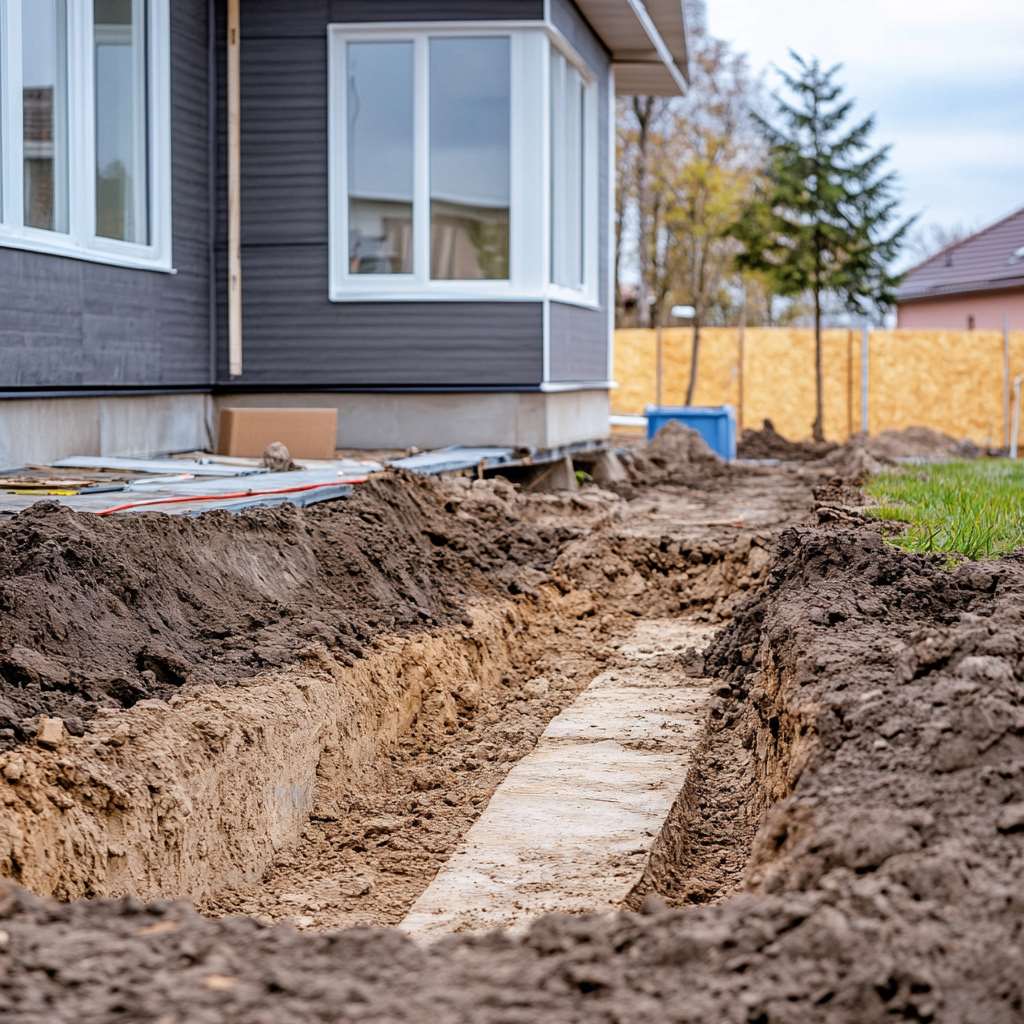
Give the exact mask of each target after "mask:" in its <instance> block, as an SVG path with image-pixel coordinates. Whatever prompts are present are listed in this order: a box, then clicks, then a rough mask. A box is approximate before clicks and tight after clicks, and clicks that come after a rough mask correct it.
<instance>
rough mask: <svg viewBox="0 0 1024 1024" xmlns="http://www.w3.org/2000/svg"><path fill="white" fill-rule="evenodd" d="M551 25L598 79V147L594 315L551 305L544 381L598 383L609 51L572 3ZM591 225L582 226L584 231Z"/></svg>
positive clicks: (562, 5) (556, 12)
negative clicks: (596, 286) (596, 298)
mask: <svg viewBox="0 0 1024 1024" xmlns="http://www.w3.org/2000/svg"><path fill="white" fill-rule="evenodd" d="M551 20H552V21H553V22H554V25H555V27H556V28H557V29H558V30H559V32H561V33H562V35H563V36H565V38H566V40H567V41H568V42H569V44H570V45H571V46H572V47H573V48H574V49H575V50H576V51H577V53H579V55H580V56H581V57H582V58H583V59H584V60H585V61H586V63H587V65H588V66H589V67H590V68H591V70H593V72H594V73H595V75H596V77H597V89H598V103H597V105H598V133H599V137H598V146H597V162H598V166H597V209H598V223H597V225H596V227H597V233H598V245H599V246H600V248H599V255H598V289H597V294H598V306H599V309H598V310H596V311H595V310H593V309H586V308H584V307H581V306H570V305H566V304H565V303H559V302H552V303H551V310H550V316H549V321H548V326H549V342H548V350H549V362H548V371H549V372H548V379H549V380H550V381H552V382H554V383H568V382H572V381H603V380H607V379H608V367H609V351H610V345H611V322H610V320H609V316H608V303H609V301H610V298H611V297H610V296H609V293H608V274H609V270H610V268H609V265H608V261H609V259H610V258H611V248H610V239H609V237H608V230H609V229H608V218H609V214H610V211H609V209H608V194H609V193H608V189H609V181H608V174H609V164H610V153H609V152H608V146H609V140H608V119H609V118H610V117H612V116H613V111H612V105H613V103H614V99H613V97H612V95H611V90H610V89H609V74H608V73H609V69H610V66H611V61H610V58H609V55H608V51H607V50H605V48H604V46H603V45H602V44H601V42H600V40H599V39H598V38H597V36H596V35H594V32H593V30H592V29H591V28H590V26H589V25H588V24H587V22H586V21H585V20H584V19H583V16H582V15H581V14H580V12H579V10H578V9H577V8H576V5H575V4H573V3H572V2H571V0H552V2H551ZM594 226H595V225H591V224H587V225H586V228H587V230H593V228H594Z"/></svg>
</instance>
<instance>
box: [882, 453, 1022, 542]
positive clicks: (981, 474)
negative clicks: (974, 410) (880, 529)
mask: <svg viewBox="0 0 1024 1024" xmlns="http://www.w3.org/2000/svg"><path fill="white" fill-rule="evenodd" d="M864 489H865V491H866V492H867V494H868V495H869V496H870V497H872V498H874V499H875V500H876V501H877V502H878V503H879V504H878V506H877V507H874V508H872V509H871V510H870V513H869V514H870V515H873V516H874V517H875V518H877V519H884V520H888V521H892V522H901V523H906V524H907V526H906V529H905V530H904V531H903V532H902V533H900V534H898V535H896V536H894V537H892V538H891V540H892V543H893V544H896V545H897V546H898V547H901V548H904V549H905V550H907V551H916V552H920V553H941V552H946V553H948V554H949V555H951V556H953V559H954V560H956V559H957V558H958V557H959V558H969V559H977V558H996V557H998V556H1000V555H1005V554H1008V553H1009V552H1011V551H1015V550H1016V549H1017V548H1022V547H1024V463H1019V462H1018V463H1014V462H1010V461H1008V460H1006V459H978V460H976V461H973V462H944V463H940V464H937V465H927V466H906V467H901V468H900V469H895V470H892V471H889V472H885V473H880V474H879V475H878V476H876V477H873V478H872V479H871V480H870V481H869V482H868V484H867V486H866V487H865V488H864Z"/></svg>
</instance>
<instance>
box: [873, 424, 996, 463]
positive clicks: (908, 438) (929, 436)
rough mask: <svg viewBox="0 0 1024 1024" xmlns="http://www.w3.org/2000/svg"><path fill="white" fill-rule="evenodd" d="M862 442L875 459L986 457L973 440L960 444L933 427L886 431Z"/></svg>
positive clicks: (963, 441) (962, 441) (960, 442)
mask: <svg viewBox="0 0 1024 1024" xmlns="http://www.w3.org/2000/svg"><path fill="white" fill-rule="evenodd" d="M861 440H862V441H863V444H864V445H865V447H866V448H867V449H868V451H869V452H871V454H872V455H874V457H875V458H876V459H934V460H939V459H976V458H978V456H979V455H981V454H983V452H982V450H981V449H980V448H979V447H978V446H977V445H976V444H975V443H974V442H973V441H968V440H966V439H965V440H961V441H958V440H957V439H956V438H955V437H950V435H949V434H944V433H942V431H941V430H932V429H931V428H930V427H904V428H903V429H902V430H883V431H882V432H881V433H879V434H875V435H874V436H872V437H869V438H862V439H861Z"/></svg>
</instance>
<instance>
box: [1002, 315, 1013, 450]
mask: <svg viewBox="0 0 1024 1024" xmlns="http://www.w3.org/2000/svg"><path fill="white" fill-rule="evenodd" d="M1010 387H1011V382H1010V318H1009V317H1008V316H1007V315H1006V314H1005V313H1004V314H1003V443H1004V446H1005V447H1006V448H1007V449H1009V447H1010V443H1011V441H1010Z"/></svg>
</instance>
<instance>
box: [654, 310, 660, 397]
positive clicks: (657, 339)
mask: <svg viewBox="0 0 1024 1024" xmlns="http://www.w3.org/2000/svg"><path fill="white" fill-rule="evenodd" d="M654 349H655V353H656V355H655V360H656V365H655V370H654V374H655V376H654V404H655V405H656V406H657V407H658V408H659V409H660V408H661V365H662V361H661V324H658V326H657V327H655V329H654Z"/></svg>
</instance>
